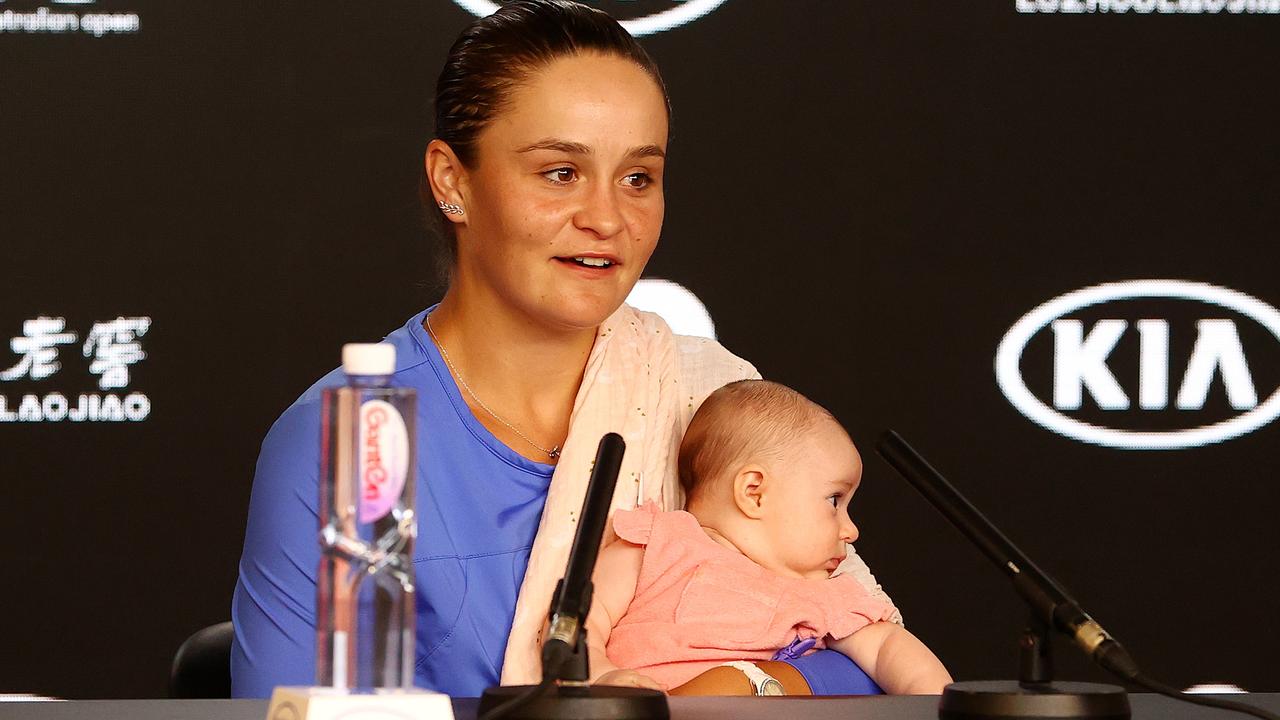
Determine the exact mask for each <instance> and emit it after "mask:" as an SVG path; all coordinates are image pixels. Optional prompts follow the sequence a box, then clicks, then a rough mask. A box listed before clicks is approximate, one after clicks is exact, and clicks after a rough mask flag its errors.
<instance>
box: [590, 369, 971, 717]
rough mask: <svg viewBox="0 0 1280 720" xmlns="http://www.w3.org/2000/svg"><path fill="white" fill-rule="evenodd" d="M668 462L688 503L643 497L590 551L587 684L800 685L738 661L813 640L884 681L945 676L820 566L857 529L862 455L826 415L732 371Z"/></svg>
mask: <svg viewBox="0 0 1280 720" xmlns="http://www.w3.org/2000/svg"><path fill="white" fill-rule="evenodd" d="M679 469H680V483H681V485H682V486H683V488H684V491H685V495H686V497H687V508H688V510H687V512H678V511H677V512H662V511H660V510H658V508H657V507H656V506H655V505H653V504H647V505H644V506H642V507H640V508H637V509H635V510H630V511H619V512H617V513H615V514H614V518H613V527H614V531H615V532H616V533H617V535H618V538H619V540H618V541H616V542H614V543H612V544H610V545H608V546H607V547H606V548H605V549H604V550H602V551H601V552H600V556H599V560H598V562H597V565H596V576H595V598H594V602H593V605H592V609H591V613H590V615H589V616H588V618H587V630H588V639H589V646H588V649H589V652H590V663H591V669H592V675H593V677H594V680H595V682H597V683H603V684H615V685H636V686H643V687H653V688H657V689H663V690H667V689H670V690H672V691H673V692H676V693H679V692H681V691H684V692H689V693H693V692H708V693H716V694H719V693H727V692H733V690H726V689H725V688H726V684H727V683H726V682H725V681H726V680H727V679H731V678H726V677H721V678H720V680H713V681H708V679H707V678H714V677H718V676H717V673H720V674H723V673H730V674H731V675H732V676H733V677H736V678H737V681H738V682H737V683H736V685H734V687H741V688H742V689H743V691H744V692H746V693H750V692H752V691H753V690H754V692H755V693H756V694H782V690H781V688H782V687H783V686H784V685H785V686H788V687H791V688H798V689H799V691H800V692H803V691H804V690H803V685H802V684H797V683H796V680H794V679H791V680H789V681H787V680H784V682H782V683H779V682H778V681H777V680H775V679H774V678H773V677H771V676H770V675H768V674H766V673H765V672H763V671H762V670H761V667H760V666H756V665H754V664H751V663H747V662H743V661H768V660H770V659H771V658H775V655H778V654H779V651H782V653H781V656H782V657H784V658H785V657H794V656H796V655H799V654H803V653H804V652H805V651H806V650H807V649H808V648H810V647H815V646H816V647H817V648H822V647H823V646H824V645H825V647H829V648H832V649H835V650H837V651H839V652H840V653H843V654H844V655H846V656H848V657H849V658H851V659H852V660H853V661H854V662H856V663H857V664H858V666H859V667H861V668H862V669H863V670H864V671H866V673H867V674H868V675H870V676H871V678H872V679H874V680H875V682H876V683H878V684H879V685H880V687H882V688H883V689H884V690H885V691H886V692H889V693H902V694H905V693H940V692H941V691H942V688H943V686H944V685H946V684H947V683H949V682H951V678H950V676H949V675H948V674H947V671H946V669H945V668H943V666H942V663H940V662H939V661H938V659H937V658H936V657H934V655H933V653H932V652H930V651H929V649H928V648H926V647H925V646H924V644H922V643H921V642H920V641H919V640H918V639H916V638H915V636H913V635H912V634H911V633H909V632H907V631H906V629H904V628H903V627H902V626H901V625H898V624H895V623H892V622H888V619H889V618H890V617H891V616H892V614H893V608H892V607H891V606H890V605H888V604H887V603H884V602H882V601H881V600H878V599H876V598H873V597H872V596H871V595H870V594H868V592H867V590H866V589H865V588H864V587H863V586H862V585H861V584H859V583H858V582H857V581H856V580H855V579H854V578H852V577H850V576H848V575H839V576H836V577H834V578H833V577H831V574H832V572H833V571H835V569H836V568H837V566H839V565H840V563H841V561H843V560H844V557H845V546H846V543H851V542H853V541H854V540H855V539H857V537H858V529H857V528H856V527H855V526H854V524H853V522H852V521H851V520H850V519H849V512H848V509H849V500H850V498H852V497H853V493H854V491H855V490H857V489H858V483H859V481H860V480H861V477H862V460H861V458H860V457H859V456H858V451H857V450H856V449H855V448H854V446H853V443H852V442H851V441H850V439H849V436H848V434H847V433H845V431H844V428H842V427H841V426H840V424H839V423H838V422H837V421H836V420H835V418H834V417H832V416H831V414H830V413H829V412H827V411H826V410H824V409H823V408H821V407H819V406H818V405H816V404H814V403H813V402H811V401H810V400H808V399H806V398H805V397H804V396H802V395H801V394H799V393H797V392H795V391H794V390H791V389H790V388H787V387H784V386H782V385H778V384H777V383H771V382H767V381H763V380H744V381H741V382H737V383H732V384H730V385H727V386H725V387H723V388H721V389H719V390H717V391H716V392H714V393H712V394H711V396H710V397H708V398H707V400H706V401H705V402H704V403H703V405H702V406H701V407H700V408H699V410H698V412H697V414H696V415H695V416H694V418H693V421H692V422H691V423H690V425H689V429H688V431H687V432H686V433H685V436H684V440H683V442H682V443H681V446H680V458H679ZM726 664H728V665H729V667H720V666H723V665H726ZM763 667H764V669H766V670H771V671H772V672H774V673H775V674H779V676H780V677H781V675H782V674H783V673H781V672H780V669H783V670H786V669H789V666H782V665H781V664H780V663H764V664H763ZM713 669H715V670H714V672H712V673H707V674H706V675H704V673H706V672H707V671H709V670H713ZM738 673H741V674H738ZM744 674H745V675H746V678H743V675H744ZM791 674H792V675H793V676H794V675H796V673H791ZM699 676H701V677H699ZM695 677H697V678H698V680H697V681H695V682H692V683H690V682H689V681H691V680H693V679H694V678H695ZM748 679H749V680H750V684H748V683H747V682H746V680H748ZM686 683H689V684H688V685H686ZM681 686H684V687H681Z"/></svg>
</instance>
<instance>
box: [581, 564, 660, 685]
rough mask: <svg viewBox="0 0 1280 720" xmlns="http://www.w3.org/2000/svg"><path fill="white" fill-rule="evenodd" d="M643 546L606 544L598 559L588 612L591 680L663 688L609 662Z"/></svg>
mask: <svg viewBox="0 0 1280 720" xmlns="http://www.w3.org/2000/svg"><path fill="white" fill-rule="evenodd" d="M643 559H644V548H643V547H641V546H639V545H632V544H631V543H629V542H627V541H625V540H616V541H614V542H612V543H610V544H609V545H607V546H605V548H604V549H603V550H601V551H600V555H599V556H598V557H597V558H596V569H595V573H594V574H593V575H592V578H591V582H592V584H593V585H594V586H595V588H594V591H593V593H592V596H591V612H590V613H589V614H588V615H587V660H588V662H589V664H590V666H591V682H593V683H600V684H602V685H629V686H632V687H647V688H653V689H654V690H663V689H664V688H663V687H662V686H661V685H659V684H658V683H657V682H656V681H654V680H653V679H652V678H650V677H648V676H647V675H641V674H640V673H637V672H634V671H632V670H621V669H619V668H618V667H617V666H616V665H614V664H613V663H612V662H610V661H609V656H608V655H606V654H605V646H606V645H608V643H609V633H610V632H611V631H612V630H613V626H614V625H616V624H618V620H619V619H621V618H622V615H623V614H624V613H625V612H626V611H627V608H628V607H629V606H630V605H631V598H633V597H635V594H636V581H637V580H639V578H640V562H641V561H642V560H643Z"/></svg>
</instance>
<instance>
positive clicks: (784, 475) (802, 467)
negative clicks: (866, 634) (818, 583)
mask: <svg viewBox="0 0 1280 720" xmlns="http://www.w3.org/2000/svg"><path fill="white" fill-rule="evenodd" d="M785 455H786V457H785V460H784V461H782V462H779V463H776V465H777V467H774V468H771V474H772V477H771V478H770V479H769V480H766V487H767V489H766V491H765V497H764V499H763V502H764V506H765V507H764V508H763V509H764V510H765V514H764V515H763V516H762V523H761V530H762V531H764V532H766V533H768V534H769V548H770V557H768V558H764V559H763V560H765V561H764V562H761V561H760V560H757V562H759V563H760V564H761V565H763V566H764V567H766V568H768V569H770V570H772V571H774V572H776V573H778V574H779V575H784V576H788V577H802V578H811V579H823V578H827V577H830V576H831V572H832V571H833V570H835V569H836V566H837V565H839V564H840V562H841V561H842V560H844V552H845V549H844V546H845V543H850V542H853V541H854V540H855V539H856V538H857V537H858V528H857V527H856V526H855V525H854V524H853V521H852V520H850V519H849V500H850V499H852V498H853V493H854V491H855V490H857V489H858V483H859V482H861V480H862V458H861V457H859V455H858V450H857V449H856V448H855V447H854V446H853V443H852V442H851V441H850V440H849V436H848V435H847V434H846V433H845V431H844V429H843V428H841V427H840V426H839V425H837V424H836V423H835V422H834V421H831V420H824V421H822V422H821V423H820V425H819V426H818V427H817V428H815V429H814V430H813V431H812V432H809V433H806V434H805V436H804V437H803V438H802V439H800V440H799V441H797V442H796V444H795V446H794V447H792V448H791V449H789V450H788V451H787V453H786V454H785Z"/></svg>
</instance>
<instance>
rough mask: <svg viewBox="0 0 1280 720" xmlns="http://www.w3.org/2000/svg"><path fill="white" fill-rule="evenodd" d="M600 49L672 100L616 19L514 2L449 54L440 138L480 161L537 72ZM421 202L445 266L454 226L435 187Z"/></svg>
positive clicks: (568, 7)
mask: <svg viewBox="0 0 1280 720" xmlns="http://www.w3.org/2000/svg"><path fill="white" fill-rule="evenodd" d="M588 52H597V53H601V54H605V55H613V56H616V57H619V58H622V59H625V60H630V61H632V62H634V63H635V64H636V65H638V66H639V67H640V68H641V69H643V70H644V71H645V72H646V73H648V74H649V76H650V77H652V78H653V81H654V82H655V83H657V85H658V89H659V90H660V91H661V92H662V96H663V98H664V99H665V100H666V101H667V112H668V115H669V114H670V98H669V97H668V96H667V89H666V85H665V84H664V83H663V82H662V75H661V74H660V73H659V72H658V66H657V64H656V63H654V62H653V59H652V58H650V57H649V54H648V53H647V52H645V50H644V48H642V47H641V46H640V43H638V42H637V41H636V39H635V38H633V37H632V36H631V34H630V33H628V32H627V31H626V29H624V28H623V27H622V25H620V24H618V21H617V20H614V19H613V18H611V17H609V15H607V14H606V13H604V12H603V11H601V10H597V9H595V8H592V7H588V6H586V5H582V4H580V3H577V2H571V1H570V0H513V2H508V3H506V4H504V5H503V6H502V7H501V8H499V9H498V11H497V12H495V13H493V14H492V15H489V16H487V17H483V18H479V19H478V20H476V21H475V22H473V23H471V25H469V26H467V28H466V29H465V30H463V31H462V34H461V35H459V36H458V39H457V40H456V41H455V42H454V43H453V47H452V48H450V49H449V57H448V58H447V59H446V60H445V64H444V69H443V70H441V72H440V79H439V80H438V81H437V82H436V98H435V124H436V137H437V138H438V139H440V140H443V141H444V142H445V143H447V144H448V145H449V147H450V148H452V149H453V152H454V153H455V154H456V155H457V156H458V159H459V160H460V161H462V163H463V164H464V165H472V164H473V163H474V162H475V160H476V143H477V139H478V138H479V135H480V133H481V131H483V130H484V128H485V127H486V126H487V125H488V124H489V123H490V122H491V121H492V120H493V118H494V117H496V116H497V115H498V114H499V113H501V112H502V111H503V109H504V108H505V106H506V103H507V102H508V100H509V98H510V96H511V93H512V91H513V90H515V89H516V88H517V87H519V86H520V85H521V84H522V83H523V82H525V81H526V80H527V79H528V78H529V76H530V75H532V74H533V73H534V72H536V71H537V70H539V69H541V68H543V67H546V66H547V65H549V64H551V63H552V62H553V61H555V60H557V59H560V58H562V57H567V56H573V55H579V54H583V53H588ZM422 199H423V202H424V204H426V205H428V206H429V207H428V208H426V210H427V212H428V213H431V214H432V215H433V216H434V217H435V218H436V219H437V220H438V221H440V222H441V225H442V227H443V229H444V233H443V234H444V236H445V240H446V242H445V250H446V255H447V257H445V258H443V259H444V260H445V265H446V267H449V266H452V264H453V258H454V255H455V251H456V238H455V236H454V233H453V223H450V222H448V221H447V220H443V214H442V213H441V212H440V211H439V209H438V208H436V207H435V200H434V198H433V197H432V196H431V192H430V187H429V186H428V185H427V184H426V182H425V178H424V182H423V193H422Z"/></svg>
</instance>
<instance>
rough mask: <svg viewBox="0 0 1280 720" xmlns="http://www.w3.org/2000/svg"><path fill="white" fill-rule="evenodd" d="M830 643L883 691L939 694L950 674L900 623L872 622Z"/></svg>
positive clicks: (909, 693) (949, 678)
mask: <svg viewBox="0 0 1280 720" xmlns="http://www.w3.org/2000/svg"><path fill="white" fill-rule="evenodd" d="M827 645H828V646H829V647H831V648H832V649H834V650H838V651H840V652H841V653H844V654H845V655H846V656H848V657H849V659H851V660H853V661H854V662H856V663H858V666H859V667H861V668H862V669H863V670H865V671H866V672H867V674H868V675H870V676H871V678H872V679H873V680H875V681H876V684H877V685H879V686H880V687H882V688H884V691H885V692H887V693H891V694H894V695H937V694H940V693H941V692H942V688H944V687H945V686H946V685H948V684H949V683H950V682H951V675H950V673H948V672H947V669H946V668H945V667H943V666H942V662H941V661H940V660H938V658H937V656H935V655H934V654H933V651H931V650H929V648H927V647H925V644H924V643H922V642H920V640H919V639H918V638H917V637H916V636H915V635H912V634H911V633H910V632H908V631H907V629H906V628H904V627H902V626H901V625H895V624H894V623H891V622H878V623H872V624H871V625H868V626H867V627H864V628H862V629H861V630H859V631H858V632H856V633H854V634H852V635H850V636H848V637H845V638H841V639H839V640H830V641H829V642H828V643H827Z"/></svg>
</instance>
